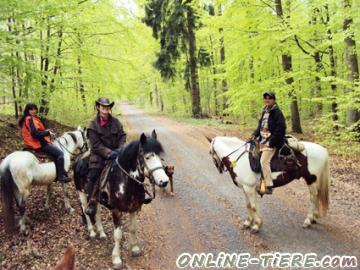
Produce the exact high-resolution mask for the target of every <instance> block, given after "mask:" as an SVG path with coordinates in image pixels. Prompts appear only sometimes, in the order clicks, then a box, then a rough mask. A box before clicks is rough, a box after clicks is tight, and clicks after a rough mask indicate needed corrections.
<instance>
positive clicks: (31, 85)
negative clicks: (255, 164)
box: [0, 0, 360, 138]
mask: <svg viewBox="0 0 360 270" xmlns="http://www.w3.org/2000/svg"><path fill="white" fill-rule="evenodd" d="M0 7H1V9H0V14H1V28H0V37H1V40H2V42H1V45H0V77H1V89H0V96H3V99H2V102H3V103H6V104H7V105H6V106H4V105H3V106H2V107H6V109H7V110H9V108H10V106H11V109H12V110H13V111H15V115H19V114H20V112H21V110H22V108H23V106H24V104H25V103H27V102H29V101H32V102H36V103H38V104H40V105H41V112H42V113H43V114H44V115H48V116H49V117H52V118H55V119H57V120H61V121H62V122H65V123H71V122H76V121H78V122H79V121H82V120H84V119H86V118H87V117H89V116H90V115H91V114H92V113H93V101H94V100H95V99H96V98H97V97H99V96H104V95H105V96H110V97H111V98H112V99H126V100H132V101H135V102H137V103H139V104H141V105H146V106H151V107H153V108H156V109H158V110H159V111H164V112H166V113H169V114H178V115H187V116H192V117H212V116H218V117H232V118H233V119H236V121H239V122H243V123H251V124H253V123H254V122H255V120H256V119H257V118H258V116H259V109H260V108H261V106H262V93H263V92H264V91H266V90H272V91H275V92H276V94H277V97H278V103H279V105H280V106H281V108H282V109H283V111H284V113H285V115H286V118H287V120H288V122H289V127H290V129H292V130H293V131H296V132H302V131H304V130H307V127H308V126H309V125H308V124H309V123H313V124H312V126H313V125H315V126H316V127H318V129H319V130H321V131H323V132H329V133H331V134H347V135H348V136H349V137H351V138H354V137H356V136H357V134H359V131H360V127H359V119H360V113H359V110H360V86H359V63H358V55H359V45H358V44H359V42H360V38H359V37H360V30H359V29H360V27H359V26H360V12H359V10H360V3H359V2H358V1H351V0H341V1H337V0H327V1H325V0H306V1H304V0H256V1H250V0H228V1H227V0H213V1H203V0H198V1H192V0H186V1H183V0H176V1H168V0H166V1H159V0H139V1H115V0H102V1H90V0H77V1H75V0H57V1H55V0H46V1H45V0H35V1H19V0H11V1H4V0H2V1H1V2H0Z"/></svg>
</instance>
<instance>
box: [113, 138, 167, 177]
mask: <svg viewBox="0 0 360 270" xmlns="http://www.w3.org/2000/svg"><path fill="white" fill-rule="evenodd" d="M139 147H140V141H139V140H137V141H132V142H131V143H129V144H128V145H126V146H125V148H123V149H122V151H121V154H120V155H119V160H118V161H119V163H120V165H121V166H122V167H123V168H124V169H125V170H126V171H130V170H135V169H136V159H137V156H138V152H139ZM142 149H143V151H144V153H145V154H146V153H151V152H154V153H155V154H156V155H159V154H161V153H164V149H163V147H162V145H161V144H160V142H159V141H157V140H155V139H153V138H151V137H146V142H145V144H144V145H142Z"/></svg>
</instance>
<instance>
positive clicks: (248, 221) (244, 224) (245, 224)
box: [243, 220, 251, 229]
mask: <svg viewBox="0 0 360 270" xmlns="http://www.w3.org/2000/svg"><path fill="white" fill-rule="evenodd" d="M243 226H244V229H249V228H250V226H251V221H250V220H245V222H244V223H243Z"/></svg>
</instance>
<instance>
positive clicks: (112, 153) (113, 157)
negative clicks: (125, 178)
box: [108, 151, 118, 160]
mask: <svg viewBox="0 0 360 270" xmlns="http://www.w3.org/2000/svg"><path fill="white" fill-rule="evenodd" d="M117 156H118V152H117V151H111V154H110V155H109V157H108V159H110V160H114V159H116V158H117Z"/></svg>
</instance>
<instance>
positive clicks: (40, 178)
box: [0, 127, 88, 235]
mask: <svg viewBox="0 0 360 270" xmlns="http://www.w3.org/2000/svg"><path fill="white" fill-rule="evenodd" d="M84 133H85V132H84V130H83V129H82V128H80V127H78V128H77V130H75V131H72V132H66V133H64V134H63V135H62V136H61V137H59V138H57V139H56V140H55V141H54V142H53V144H54V145H55V146H57V147H59V148H60V149H62V151H63V152H64V166H65V171H68V170H69V169H70V165H71V164H70V163H71V157H72V156H76V155H78V154H80V153H83V152H86V151H87V150H88V146H87V141H86V139H85V138H86V136H85V134H84ZM55 179H56V169H55V164H54V162H47V163H40V161H39V160H38V159H37V158H36V157H35V155H34V154H32V153H31V152H29V151H15V152H13V153H11V154H10V155H8V156H7V157H6V158H5V159H4V160H3V161H2V162H1V164H0V190H1V197H2V208H3V216H4V224H5V230H6V231H7V232H9V233H11V232H13V231H14V229H15V227H16V226H15V213H14V208H13V198H14V197H15V202H16V205H17V207H18V209H19V212H20V219H19V227H20V232H21V233H23V234H25V235H27V234H28V233H29V230H28V228H27V224H26V220H27V217H26V215H25V204H26V200H27V198H28V197H29V195H30V190H31V186H32V185H46V186H47V196H46V202H45V208H46V209H48V208H49V202H50V198H51V193H52V183H53V182H54V181H55ZM62 189H63V194H64V204H65V208H66V209H67V210H68V211H69V212H70V213H72V212H73V211H74V209H73V208H72V207H71V205H70V201H69V198H68V194H67V193H68V192H67V187H66V184H62Z"/></svg>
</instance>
